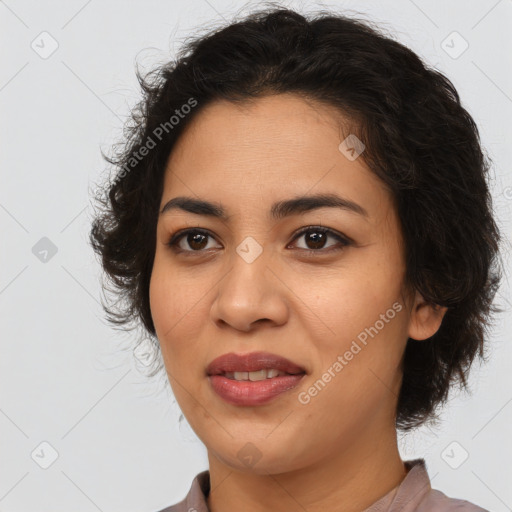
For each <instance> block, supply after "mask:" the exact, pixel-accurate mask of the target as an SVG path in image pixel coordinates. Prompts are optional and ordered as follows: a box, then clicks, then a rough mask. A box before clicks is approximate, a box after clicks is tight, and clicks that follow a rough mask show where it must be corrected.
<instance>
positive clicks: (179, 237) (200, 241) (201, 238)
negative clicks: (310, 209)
mask: <svg viewBox="0 0 512 512" xmlns="http://www.w3.org/2000/svg"><path fill="white" fill-rule="evenodd" d="M302 237H305V243H306V244H307V245H308V246H309V247H308V246H306V247H298V248H299V249H300V250H304V251H310V252H328V251H331V250H340V249H343V248H344V247H346V246H348V245H350V244H351V240H349V239H348V238H346V237H343V236H341V235H339V234H338V233H336V232H335V231H333V230H331V229H328V228H324V227H321V226H307V227H305V228H302V229H301V230H300V231H299V232H298V233H296V234H295V236H294V238H293V242H295V240H298V239H299V238H302ZM208 238H213V236H212V235H211V234H210V233H209V232H208V231H206V230H203V229H199V228H195V229H186V230H184V231H181V232H178V233H176V234H174V235H173V236H172V237H171V240H170V241H169V242H168V243H167V245H169V246H170V247H172V248H173V249H175V250H176V251H177V252H184V253H194V252H195V253H198V252H203V251H204V250H206V249H211V247H208ZM328 238H334V239H335V240H337V241H338V247H334V248H333V247H332V245H331V246H327V248H325V247H324V246H325V243H326V241H327V239H328ZM183 241H184V242H186V243H187V244H188V246H189V247H191V250H190V249H187V248H184V247H183V246H182V242H183ZM334 245H336V244H334ZM289 246H290V245H288V246H287V247H289Z"/></svg>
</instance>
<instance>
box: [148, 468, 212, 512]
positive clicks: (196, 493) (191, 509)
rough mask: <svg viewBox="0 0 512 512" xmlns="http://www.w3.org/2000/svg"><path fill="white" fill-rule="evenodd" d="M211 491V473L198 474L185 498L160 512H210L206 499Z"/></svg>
mask: <svg viewBox="0 0 512 512" xmlns="http://www.w3.org/2000/svg"><path fill="white" fill-rule="evenodd" d="M209 491H210V472H209V471H208V470H206V471H202V472H201V473H198V474H197V475H196V476H195V478H194V480H193V481H192V485H191V486H190V490H189V491H188V493H187V495H186V496H185V498H183V500H182V501H180V502H179V503H176V504H174V505H170V506H169V507H166V508H164V509H161V510H159V511H158V512H208V506H207V502H206V498H207V496H208V493H209Z"/></svg>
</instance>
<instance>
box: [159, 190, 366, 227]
mask: <svg viewBox="0 0 512 512" xmlns="http://www.w3.org/2000/svg"><path fill="white" fill-rule="evenodd" d="M319 208H341V209H342V210H346V211H351V212H354V213H357V214H359V215H361V216H363V217H366V218H368V212H367V211H366V210H365V209H364V208H363V207H362V206H360V205H359V204H357V203H354V202H353V201H350V200H348V199H345V198H343V197H340V196H338V195H336V194H315V195H308V196H299V197H294V198H292V199H286V200H283V201H277V202H275V203H274V204H273V205H272V207H271V208H270V217H271V218H272V219H274V220H280V219H283V218H285V217H289V216H291V215H299V214H301V213H305V212H309V211H312V210H317V209H319ZM171 210H182V211H185V212H189V213H194V214H196V215H205V216H207V217H215V218H219V219H221V220H224V221H227V220H228V218H229V216H228V215H227V211H226V209H225V208H224V206H223V205H222V204H221V203H217V202H210V201H205V200H202V199H196V198H193V197H184V196H179V197H174V198H173V199H171V200H169V201H167V203H165V205H164V207H163V208H162V210H161V211H160V215H162V214H164V213H166V212H169V211H171Z"/></svg>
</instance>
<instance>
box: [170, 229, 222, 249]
mask: <svg viewBox="0 0 512 512" xmlns="http://www.w3.org/2000/svg"><path fill="white" fill-rule="evenodd" d="M208 238H213V236H212V235H211V234H210V233H209V232H208V231H206V230H204V229H198V228H194V229H190V228H189V229H185V230H182V231H178V232H177V233H175V234H174V235H172V236H171V239H170V240H169V242H167V245H168V246H169V247H171V248H172V250H173V251H175V252H179V253H189V254H190V253H194V252H196V253H200V252H204V251H205V250H207V249H211V247H207V246H208ZM184 244H187V245H188V246H189V247H190V248H191V249H188V248H186V247H183V245H184Z"/></svg>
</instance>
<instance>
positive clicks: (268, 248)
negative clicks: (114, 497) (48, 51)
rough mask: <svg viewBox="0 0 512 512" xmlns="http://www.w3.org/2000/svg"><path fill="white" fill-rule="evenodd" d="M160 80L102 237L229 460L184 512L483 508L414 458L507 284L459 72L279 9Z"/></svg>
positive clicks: (114, 276) (109, 266)
mask: <svg viewBox="0 0 512 512" xmlns="http://www.w3.org/2000/svg"><path fill="white" fill-rule="evenodd" d="M139 79H140V77H139ZM140 81H141V85H142V87H143V91H144V99H143V101H142V102H141V103H140V104H139V107H138V108H137V109H136V110H135V111H134V116H133V119H134V124H133V125H132V126H131V128H130V131H129V132H128V137H127V140H126V143H125V144H124V145H123V146H122V148H121V150H120V151H119V152H118V153H117V155H116V156H114V157H107V159H108V160H109V161H110V162H111V163H112V164H114V165H116V166H117V169H118V172H117V175H116V178H115V180H114V181H113V182H111V183H109V184H108V186H107V192H108V197H107V199H105V200H104V201H103V203H102V208H103V211H102V212H101V214H98V216H97V218H96V219H95V221H94V224H93V228H92V231H91V243H92V245H93V247H94V249H95V250H96V252H97V253H98V254H99V255H101V257H102V263H103V266H104V269H105V271H106V273H107V275H108V276H109V277H110V279H111V280H112V283H113V284H114V289H115V292H116V294H118V295H120V297H121V298H122V299H124V301H122V302H121V304H122V305H121V306H120V305H119V302H117V304H116V305H111V306H110V307H107V311H108V312H109V314H110V319H111V320H112V321H113V322H116V323H117V324H121V325H122V324H128V323H129V322H131V321H133V320H134V319H137V320H140V321H141V322H142V325H143V326H144V328H145V329H146V330H147V332H149V333H150V334H151V335H152V336H153V337H154V338H153V339H154V341H155V344H157V346H158V348H159V349H160V350H161V354H162V360H163V364H164V365H165V370H166V372H167V376H168V378H169V382H170V384H171V386H172V390H173V392H174V395H175V396H176V400H177V402H178V404H179V406H180V408H181V410H182V411H183V414H184V415H185V417H186V418H187V420H188V422H189V423H190V425H191V427H192V428H193V429H194V431H195V432H196V434H197V435H198V437H199V438H200V439H201V440H202V441H203V443H204V444H205V446H206V448H207V450H208V460H209V470H208V471H204V472H202V473H200V474H199V475H197V477H196V478H195V480H194V482H193V483H192V487H191V489H190V492H189V493H188V495H187V497H186V498H185V499H184V500H183V501H182V502H181V503H179V504H177V505H174V506H171V507H168V508H166V509H165V511H166V512H171V511H172V512H179V511H190V510H197V511H203V512H204V511H208V510H210V511H213V512H224V511H228V510H243V511H244V512H253V511H260V510H261V511H262V510H273V511H283V512H284V511H287V512H288V511H291V510H294V511H295V510H308V511H320V510H323V511H325V510H329V511H337V510H340V511H341V510H343V511H344V512H355V511H362V510H372V511H376V510H390V511H393V512H395V511H399V510H400V511H412V510H415V511H416V510H417V511H426V510H443V511H444V510H452V509H455V508H456V507H458V508H457V509H458V510H459V509H460V510H468V511H482V510H484V509H483V508H481V507H479V506H477V505H475V504H471V503H469V502H467V501H464V500H462V499H460V498H459V499H456V498H452V497H448V496H446V495H445V494H443V493H442V492H441V491H438V490H433V489H431V487H430V481H429V477H428V474H427V471H426V466H425V461H424V459H415V460H410V461H402V459H401V457H400V454H399V451H398V447H397V429H400V430H402V431H409V430H411V429H413V428H415V427H418V426H419V425H422V424H424V423H425V422H427V421H432V420H434V419H435V418H436V410H437V408H438V406H440V405H441V404H443V403H444V402H445V401H446V398H447V396H448V392H449V390H450V388H451V386H452V385H453V384H454V383H456V382H461V383H462V384H463V385H464V386H465V385H466V377H467V372H468V370H469V367H470V365H471V363H472V361H473V360H474V359H475V357H476V356H477V355H478V356H480V357H481V356H482V355H483V347H484V333H485V327H486V324H487V322H488V321H489V317H490V314H491V312H492V311H493V309H494V308H493V306H492V300H493V297H494V294H495V292H496V289H497V286H498V283H499V279H500V272H499V268H498V267H497V265H496V263H497V256H498V245H499V239H500V237H499V232H498V229H497V226H496V224H495V221H494V219H493V215H492V207H491V197H490V193H489V190H488V186H487V182H486V175H487V170H488V168H489V164H488V163H487V162H486V160H485V157H484V155H483V152H482V149H481V147H480V142H479V135H478V130H477V127H476V126H475V123H474V121H473V119H472V118H471V116H470V115H469V114H468V112H467V111H466V110H465V109H464V108H463V107H462V106H461V103H460V101H459V97H458V94H457V92H456V90H455V89H454V87H453V85H452V83H451V82H450V81H449V80H448V79H447V78H446V77H445V76H443V75H442V74H441V73H439V72H437V71H435V70H433V69H431V68H428V67H427V66H426V65H425V64H424V63H422V61H421V60H420V59H419V58H418V56H417V55H416V54H414V53H413V52H412V51H411V50H409V49H407V48H406V47H404V46H403V45H401V44H399V43H397V42H395V41H393V40H391V39H390V38H388V37H386V36H384V35H382V34H381V33H380V32H379V31H378V30H377V29H374V28H371V27H370V26H369V25H368V24H366V23H363V22H361V21H358V20H355V19H350V18H345V17H343V16H338V15H334V14H325V13H324V14H322V15H319V16H317V17H316V18H310V19H306V18H305V17H303V16H302V15H300V14H298V13H296V12H293V11H290V10H286V9H279V8H277V9H272V10H270V11H260V12H258V13H254V14H252V15H250V16H248V17H247V18H246V19H243V20H241V21H239V22H236V23H232V24H230V25H229V26H227V27H225V28H224V29H222V30H218V31H216V32H211V33H210V34H206V35H205V36H203V37H201V38H198V39H196V40H195V41H192V42H190V43H189V44H188V45H187V46H186V47H185V48H184V49H183V50H182V51H181V52H180V54H179V55H178V60H177V61H176V62H172V63H169V64H168V65H166V66H164V67H162V68H161V69H157V70H155V72H154V73H153V74H150V75H149V76H148V77H146V78H145V79H140ZM114 306H115V307H114ZM162 512H163V511H162Z"/></svg>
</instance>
